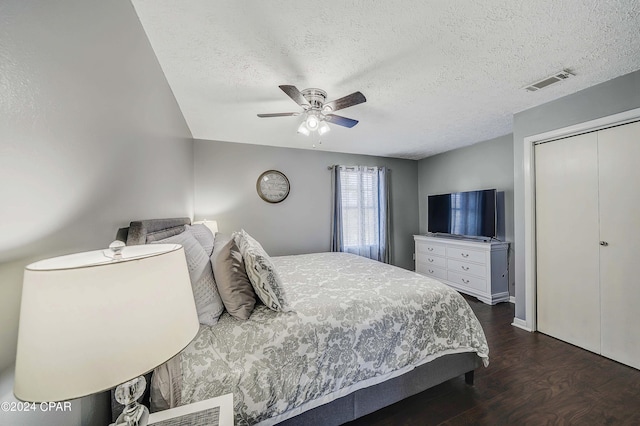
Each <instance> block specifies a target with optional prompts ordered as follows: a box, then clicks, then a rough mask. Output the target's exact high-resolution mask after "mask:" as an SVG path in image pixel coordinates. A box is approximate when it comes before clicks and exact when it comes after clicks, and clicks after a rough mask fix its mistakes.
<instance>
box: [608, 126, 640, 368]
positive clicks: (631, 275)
mask: <svg viewBox="0 0 640 426" xmlns="http://www.w3.org/2000/svg"><path fill="white" fill-rule="evenodd" d="M598 151H599V154H600V240H602V241H605V242H606V243H607V244H608V245H606V246H600V277H601V286H602V287H601V299H602V302H601V308H602V310H601V316H602V355H604V356H606V357H609V358H612V359H615V360H617V361H620V362H622V363H624V364H627V365H631V366H633V367H635V368H640V273H639V272H638V271H639V270H640V269H639V267H638V265H640V123H632V124H627V125H625V126H619V127H613V128H611V129H607V130H602V131H600V132H598Z"/></svg>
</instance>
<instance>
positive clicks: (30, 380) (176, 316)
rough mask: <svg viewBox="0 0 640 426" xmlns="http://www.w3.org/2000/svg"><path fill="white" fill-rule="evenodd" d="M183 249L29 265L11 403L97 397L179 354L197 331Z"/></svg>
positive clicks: (144, 248) (153, 248)
mask: <svg viewBox="0 0 640 426" xmlns="http://www.w3.org/2000/svg"><path fill="white" fill-rule="evenodd" d="M198 327H199V324H198V317H197V313H196V308H195V302H194V299H193V293H192V290H191V282H190V280H189V273H188V269H187V264H186V259H185V255H184V250H183V248H182V246H180V245H178V244H154V245H141V246H129V247H125V248H124V249H123V250H122V257H121V258H119V259H118V258H114V256H113V253H112V252H110V251H109V250H98V251H92V252H87V253H79V254H74V255H69V256H62V257H57V258H53V259H48V260H44V261H40V262H36V263H32V264H31V265H28V266H27V267H26V269H25V273H24V285H23V290H22V305H21V311H20V326H19V331H18V349H17V355H16V374H15V383H14V394H15V395H16V397H17V398H19V399H21V400H24V401H33V402H42V401H63V400H68V399H73V398H78V397H81V396H85V395H89V394H93V393H96V392H101V391H105V390H107V389H110V388H113V387H114V386H116V385H119V384H120V383H123V382H125V381H127V380H130V379H133V378H135V377H137V376H140V375H141V374H144V373H146V372H148V371H150V370H152V369H153V368H155V367H156V366H158V365H160V364H162V363H163V362H165V361H167V360H168V359H170V358H172V357H173V356H175V355H176V354H177V353H178V352H180V351H181V350H182V349H183V348H184V347H185V346H187V345H188V344H189V342H190V341H191V340H192V339H193V337H194V336H195V335H196V333H197V331H198Z"/></svg>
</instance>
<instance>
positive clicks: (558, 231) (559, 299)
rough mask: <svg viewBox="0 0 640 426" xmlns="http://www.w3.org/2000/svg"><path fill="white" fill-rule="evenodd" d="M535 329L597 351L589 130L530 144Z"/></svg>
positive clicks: (594, 155)
mask: <svg viewBox="0 0 640 426" xmlns="http://www.w3.org/2000/svg"><path fill="white" fill-rule="evenodd" d="M535 177H536V262H537V276H536V282H537V284H536V285H537V310H538V330H539V331H541V332H543V333H545V334H549V335H551V336H554V337H556V338H558V339H561V340H564V341H567V342H569V343H572V344H574V345H577V346H580V347H583V348H585V349H588V350H590V351H594V352H598V353H599V352H600V316H599V312H600V294H599V293H600V292H599V288H600V282H599V281H600V280H599V276H600V271H599V266H598V265H599V253H598V252H599V247H600V246H599V245H598V242H599V235H598V147H597V136H596V134H595V133H589V134H585V135H579V136H574V137H572V138H567V139H562V140H558V141H554V142H550V143H545V144H541V145H536V147H535Z"/></svg>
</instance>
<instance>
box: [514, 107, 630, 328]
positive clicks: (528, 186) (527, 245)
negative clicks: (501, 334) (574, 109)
mask: <svg viewBox="0 0 640 426" xmlns="http://www.w3.org/2000/svg"><path fill="white" fill-rule="evenodd" d="M639 119H640V108H635V109H631V110H628V111H624V112H620V113H617V114H613V115H609V116H606V117H601V118H597V119H595V120H590V121H585V122H584V123H579V124H574V125H571V126H567V127H562V128H559V129H555V130H551V131H548V132H544V133H539V134H537V135H532V136H527V137H525V138H524V156H523V175H524V247H523V249H524V288H525V310H524V312H525V320H524V321H522V320H521V319H519V318H514V325H516V326H518V327H520V328H523V329H525V330H529V331H536V330H537V328H538V324H537V318H536V296H537V295H536V204H535V193H536V179H535V164H534V161H535V155H534V146H535V145H536V144H539V143H543V142H551V141H553V140H555V139H562V138H567V137H571V136H576V135H579V134H582V133H588V132H595V131H598V130H602V129H606V128H608V127H613V126H620V125H623V124H627V123H631V122H634V121H638V120H639ZM516 297H517V296H516Z"/></svg>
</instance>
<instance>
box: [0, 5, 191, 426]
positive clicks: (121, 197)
mask: <svg viewBox="0 0 640 426" xmlns="http://www.w3.org/2000/svg"><path fill="white" fill-rule="evenodd" d="M0 182H2V184H1V185H0V200H1V201H0V202H1V203H2V208H0V235H2V237H1V238H0V324H1V325H0V327H1V328H0V401H10V400H11V398H12V395H11V389H12V387H13V386H12V382H13V368H12V364H13V361H14V358H15V345H16V336H17V327H18V314H19V306H20V294H21V287H22V271H23V268H24V266H25V265H26V264H27V263H30V262H31V261H34V260H38V259H42V258H46V257H50V256H53V255H58V254H63V253H71V252H77V251H82V250H88V249H97V248H101V247H105V246H107V245H108V244H109V243H110V242H111V241H112V240H113V239H114V236H115V231H116V230H117V228H118V227H120V226H123V225H126V224H127V223H128V222H129V221H130V220H132V219H135V218H145V217H167V216H189V215H191V214H192V213H193V140H192V139H191V134H190V132H189V130H188V128H187V126H186V124H185V121H184V119H183V117H182V114H181V112H180V110H179V108H178V106H177V104H176V102H175V99H174V97H173V94H172V92H171V90H170V89H169V87H168V84H167V82H166V80H165V78H164V74H163V73H162V71H161V69H160V67H159V64H158V63H157V60H156V57H155V55H154V53H153V51H152V49H151V46H150V45H149V42H148V41H147V38H146V35H145V33H144V31H143V29H142V26H141V25H140V23H139V21H138V18H137V16H136V14H135V12H134V9H133V7H132V5H131V4H130V3H129V2H128V1H102V0H93V1H87V0H76V1H72V0H58V1H28V0H3V1H2V3H0ZM98 401H99V402H100V403H101V402H103V401H104V398H102V399H98V398H85V399H83V400H81V401H76V402H74V409H73V410H72V412H71V413H63V414H62V415H55V414H51V413H35V414H27V413H19V414H17V415H14V416H10V415H9V414H8V413H4V412H0V424H12V425H20V424H47V425H56V424H61V425H62V424H64V425H73V424H80V423H83V424H89V423H91V424H106V419H104V421H103V420H102V419H100V421H97V422H96V421H94V422H90V420H89V419H90V418H91V417H92V416H93V415H98V416H100V415H101V414H102V413H100V409H101V408H102V407H101V405H100V404H99V403H98Z"/></svg>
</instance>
